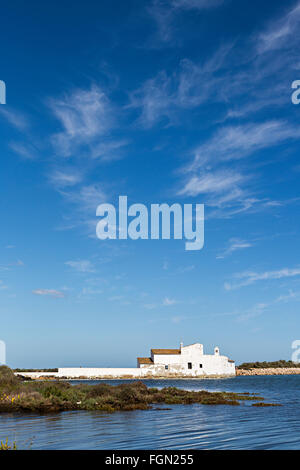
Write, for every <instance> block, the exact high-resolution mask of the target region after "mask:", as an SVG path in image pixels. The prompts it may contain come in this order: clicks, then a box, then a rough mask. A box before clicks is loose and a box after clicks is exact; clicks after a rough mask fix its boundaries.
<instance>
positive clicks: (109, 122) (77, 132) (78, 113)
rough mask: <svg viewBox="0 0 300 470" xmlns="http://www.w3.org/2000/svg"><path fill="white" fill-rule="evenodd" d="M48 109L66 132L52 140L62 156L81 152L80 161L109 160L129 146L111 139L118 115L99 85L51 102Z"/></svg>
mask: <svg viewBox="0 0 300 470" xmlns="http://www.w3.org/2000/svg"><path fill="white" fill-rule="evenodd" d="M49 106H50V109H51V110H52V112H53V114H54V115H55V117H56V118H57V119H58V120H59V121H60V124H61V126H62V128H63V130H62V131H61V132H58V133H57V134H55V135H53V136H52V144H53V146H54V148H55V150H56V152H57V153H58V154H60V155H62V156H65V157H71V156H78V154H79V152H80V155H79V156H80V157H81V156H82V157H86V156H87V157H89V158H101V159H103V160H110V159H112V158H116V156H119V155H120V148H121V147H123V146H124V145H127V143H128V142H127V140H126V141H125V140H116V141H113V140H111V138H110V137H109V135H110V133H111V131H112V128H113V127H114V124H115V115H114V114H115V113H114V111H113V105H112V104H111V102H110V100H109V98H108V96H107V95H106V93H105V92H104V91H103V90H102V89H101V88H99V87H98V86H96V85H93V86H92V87H91V88H90V89H87V90H84V89H77V90H75V91H73V92H72V93H69V94H66V95H65V96H64V97H62V98H58V99H50V100H49Z"/></svg>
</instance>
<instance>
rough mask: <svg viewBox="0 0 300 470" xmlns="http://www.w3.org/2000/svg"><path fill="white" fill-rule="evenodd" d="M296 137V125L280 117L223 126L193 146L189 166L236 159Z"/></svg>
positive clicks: (297, 136) (299, 135) (195, 166)
mask: <svg viewBox="0 0 300 470" xmlns="http://www.w3.org/2000/svg"><path fill="white" fill-rule="evenodd" d="M299 138H300V130H299V128H298V127H297V126H295V125H294V124H290V123H288V122H287V121H283V120H271V121H265V122H261V123H260V122H256V123H247V124H242V125H236V126H226V127H222V128H220V129H219V130H218V131H217V132H216V133H215V134H214V135H213V136H212V138H211V139H209V140H208V141H207V142H205V143H204V144H201V145H200V146H199V147H198V148H197V149H196V151H195V157H194V160H193V162H192V164H191V166H190V167H189V169H190V170H194V169H197V168H199V167H202V166H204V165H207V164H209V165H212V164H214V163H216V162H218V161H223V162H224V161H225V162H228V161H231V160H239V159H242V158H245V157H248V156H250V155H252V154H253V153H255V152H258V151H259V150H262V149H265V148H269V147H273V146H275V145H278V144H280V143H282V142H285V141H287V140H290V139H292V140H293V139H299Z"/></svg>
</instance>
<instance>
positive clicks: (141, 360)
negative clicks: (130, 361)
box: [137, 357, 153, 364]
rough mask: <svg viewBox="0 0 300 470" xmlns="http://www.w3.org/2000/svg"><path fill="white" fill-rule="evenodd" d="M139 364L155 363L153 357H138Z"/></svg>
mask: <svg viewBox="0 0 300 470" xmlns="http://www.w3.org/2000/svg"><path fill="white" fill-rule="evenodd" d="M137 360H138V362H139V364H153V361H152V359H151V357H138V358H137Z"/></svg>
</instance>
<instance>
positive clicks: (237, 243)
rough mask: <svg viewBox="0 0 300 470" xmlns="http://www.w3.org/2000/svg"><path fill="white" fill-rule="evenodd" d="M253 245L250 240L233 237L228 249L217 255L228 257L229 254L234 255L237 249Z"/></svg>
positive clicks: (218, 257) (219, 257) (221, 257)
mask: <svg viewBox="0 0 300 470" xmlns="http://www.w3.org/2000/svg"><path fill="white" fill-rule="evenodd" d="M252 246H253V243H250V242H249V241H246V240H240V239H239V238H231V239H230V240H229V246H228V248H226V250H225V251H224V252H223V253H222V254H220V255H218V256H217V259H223V258H226V257H227V256H230V255H232V253H234V252H235V251H237V250H244V249H246V248H251V247H252Z"/></svg>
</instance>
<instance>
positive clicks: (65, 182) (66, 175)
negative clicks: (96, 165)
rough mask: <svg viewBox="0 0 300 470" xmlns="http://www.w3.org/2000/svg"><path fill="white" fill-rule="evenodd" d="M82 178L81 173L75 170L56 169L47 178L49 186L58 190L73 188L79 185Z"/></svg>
mask: <svg viewBox="0 0 300 470" xmlns="http://www.w3.org/2000/svg"><path fill="white" fill-rule="evenodd" d="M82 178H83V175H82V172H79V170H77V169H61V170H58V169H57V170H55V171H53V172H52V173H51V174H50V176H49V180H50V182H51V184H53V185H54V186H55V187H58V188H62V187H66V186H74V185H76V184H78V183H80V182H81V181H82Z"/></svg>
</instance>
